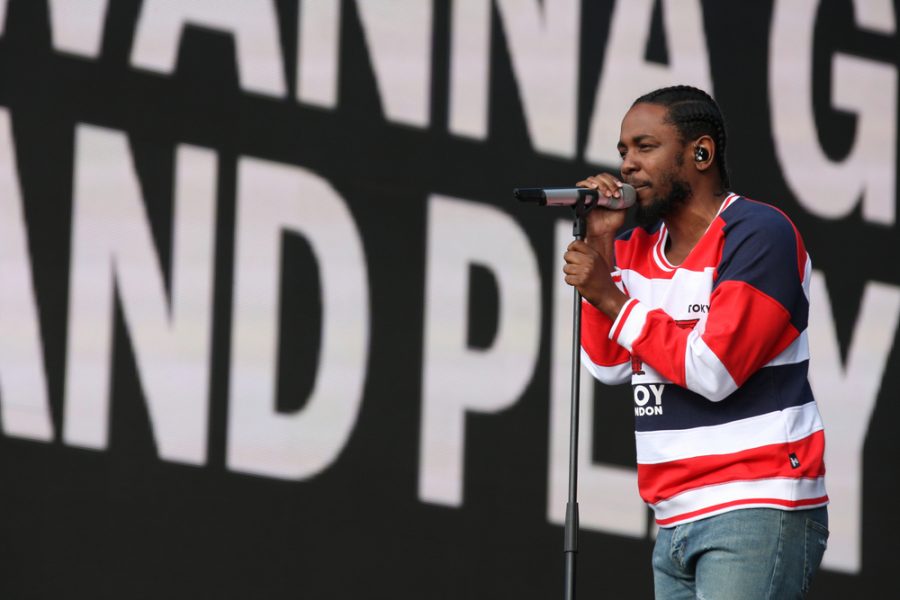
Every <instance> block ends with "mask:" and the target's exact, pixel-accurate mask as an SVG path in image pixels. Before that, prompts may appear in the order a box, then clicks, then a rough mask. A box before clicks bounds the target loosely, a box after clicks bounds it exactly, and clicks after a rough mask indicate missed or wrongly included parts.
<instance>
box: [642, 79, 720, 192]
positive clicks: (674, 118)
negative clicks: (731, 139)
mask: <svg viewBox="0 0 900 600" xmlns="http://www.w3.org/2000/svg"><path fill="white" fill-rule="evenodd" d="M642 103H646V104H657V105H660V106H665V107H666V108H667V109H668V115H667V117H666V121H667V122H669V123H672V124H673V125H674V126H675V128H676V129H678V133H679V134H680V135H681V140H682V142H684V143H687V142H688V141H690V140H694V139H696V138H698V137H700V136H701V135H708V136H710V137H711V138H712V139H713V140H715V142H716V166H717V167H718V168H719V178H720V180H721V182H722V187H723V189H728V188H729V187H730V186H731V183H730V180H729V177H728V166H727V163H726V161H725V147H726V145H727V144H728V134H727V132H726V131H725V119H724V117H723V116H722V111H721V110H720V109H719V105H718V104H716V101H715V100H713V99H712V96H710V95H709V94H707V93H706V92H704V91H703V90H701V89H699V88H695V87H692V86H689V85H674V86H671V87H664V88H660V89H658V90H654V91H652V92H650V93H648V94H644V95H643V96H641V97H640V98H638V99H637V100H635V101H634V104H632V106H634V105H635V104H642Z"/></svg>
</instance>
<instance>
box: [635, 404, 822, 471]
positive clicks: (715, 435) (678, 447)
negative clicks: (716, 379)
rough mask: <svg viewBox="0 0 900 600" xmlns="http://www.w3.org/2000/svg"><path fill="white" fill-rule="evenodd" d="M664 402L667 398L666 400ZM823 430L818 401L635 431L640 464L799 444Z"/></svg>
mask: <svg viewBox="0 0 900 600" xmlns="http://www.w3.org/2000/svg"><path fill="white" fill-rule="evenodd" d="M663 402H665V399H664V400H663ZM821 429H823V425H822V418H821V416H819V409H818V408H817V407H816V403H815V402H808V403H807V404H803V405H801V406H793V407H791V408H786V409H784V410H778V411H774V412H770V413H766V414H764V415H758V416H756V417H750V418H747V419H740V420H738V421H731V422H730V423H723V424H722V425H710V426H707V427H694V428H691V429H681V430H673V429H670V430H664V431H636V432H635V434H634V437H635V441H636V444H637V462H638V463H640V464H657V463H663V462H669V461H673V460H683V459H686V458H694V457H697V456H710V455H716V454H732V453H735V452H741V451H743V450H748V449H750V448H758V447H760V446H766V445H769V444H779V443H785V442H796V441H797V440H802V439H803V438H805V437H807V436H808V435H810V434H812V433H815V432H816V431H819V430H821Z"/></svg>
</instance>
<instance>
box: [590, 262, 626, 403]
mask: <svg viewBox="0 0 900 600" xmlns="http://www.w3.org/2000/svg"><path fill="white" fill-rule="evenodd" d="M613 281H615V282H616V283H617V285H619V286H621V277H620V275H619V274H618V273H613ZM611 328H612V319H610V318H609V317H607V316H606V315H605V314H603V312H601V311H600V310H598V309H597V308H595V307H594V306H592V305H591V304H590V303H589V302H587V301H585V300H582V302H581V364H582V365H584V367H585V368H586V369H587V370H588V371H589V372H590V373H591V375H593V376H594V377H595V378H596V379H598V380H599V381H601V382H603V383H605V384H607V385H617V384H620V383H626V382H628V381H630V379H631V353H630V352H628V351H627V350H626V349H625V348H623V347H622V346H620V345H619V344H617V343H616V342H615V341H613V340H612V339H611V338H610V329H611Z"/></svg>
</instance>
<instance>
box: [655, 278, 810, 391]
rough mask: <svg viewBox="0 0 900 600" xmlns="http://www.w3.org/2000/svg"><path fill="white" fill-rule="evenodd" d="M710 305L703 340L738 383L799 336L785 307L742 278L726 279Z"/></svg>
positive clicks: (714, 293)
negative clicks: (739, 279) (740, 279)
mask: <svg viewBox="0 0 900 600" xmlns="http://www.w3.org/2000/svg"><path fill="white" fill-rule="evenodd" d="M709 305H710V309H709V318H708V320H707V321H706V331H704V333H703V341H704V342H706V345H707V346H708V347H709V349H710V350H712V351H713V353H714V354H715V355H716V356H717V357H718V359H719V360H720V361H722V364H723V365H724V366H725V369H727V370H728V374H729V375H731V378H732V379H734V382H735V383H736V384H737V385H739V386H740V385H743V383H744V382H745V381H747V379H748V378H749V377H750V376H751V375H752V374H753V373H755V372H756V371H758V370H759V369H760V368H761V367H762V366H763V365H765V364H766V363H768V362H769V361H770V360H772V359H773V358H775V357H776V356H778V355H779V354H780V353H781V352H782V350H784V349H785V348H787V347H788V346H790V345H791V342H793V341H794V340H795V339H797V336H799V335H800V332H798V331H797V329H796V328H795V327H794V326H793V325H792V324H791V314H790V313H789V312H788V311H787V309H785V308H784V306H782V305H781V304H779V303H778V301H777V300H774V299H773V298H771V297H769V296H768V295H766V294H764V293H763V292H761V291H759V290H758V289H756V288H755V287H753V286H752V285H750V284H749V283H746V282H743V281H723V282H722V283H721V285H719V287H717V288H716V289H715V291H714V292H713V293H712V295H711V296H710V298H709ZM648 362H650V361H648ZM651 364H653V363H652V362H651ZM654 366H655V365H654ZM663 375H666V376H668V375H667V374H666V373H663Z"/></svg>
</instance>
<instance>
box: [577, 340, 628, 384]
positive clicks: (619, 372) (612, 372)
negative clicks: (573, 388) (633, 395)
mask: <svg viewBox="0 0 900 600" xmlns="http://www.w3.org/2000/svg"><path fill="white" fill-rule="evenodd" d="M581 364H582V365H583V366H584V368H585V369H587V370H588V372H589V373H590V374H591V375H593V376H594V379H596V380H598V381H600V382H602V383H605V384H606V385H618V384H620V383H627V382H628V381H629V380H630V379H631V361H630V360H628V361H626V362H624V363H621V364H618V365H612V366H603V365H598V364H597V363H595V362H594V361H593V360H591V357H590V356H589V355H588V353H587V352H586V351H585V350H584V348H582V349H581Z"/></svg>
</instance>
